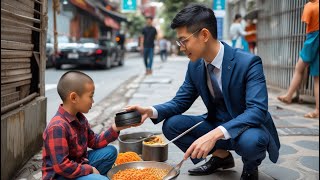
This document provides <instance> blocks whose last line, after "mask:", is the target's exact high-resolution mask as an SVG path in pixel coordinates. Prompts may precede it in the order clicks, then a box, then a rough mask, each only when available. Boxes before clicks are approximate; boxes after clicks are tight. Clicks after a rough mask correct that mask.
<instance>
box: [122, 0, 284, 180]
mask: <svg viewBox="0 0 320 180" xmlns="http://www.w3.org/2000/svg"><path fill="white" fill-rule="evenodd" d="M171 28H172V29H175V30H176V32H177V37H178V40H177V41H176V42H177V45H178V46H179V47H180V50H181V51H182V52H184V53H185V54H186V55H187V56H188V58H189V59H190V62H189V64H188V69H187V72H186V76H185V80H184V82H183V84H182V85H181V86H180V88H179V90H178V91H177V93H176V95H175V97H173V99H171V100H169V101H168V102H165V103H162V104H158V105H154V106H151V107H143V106H137V105H129V106H128V107H127V108H126V109H127V110H134V109H136V110H138V111H139V112H140V113H141V114H142V123H143V122H144V121H145V120H146V119H147V118H151V120H152V122H153V123H155V124H157V123H160V122H161V121H163V120H164V122H163V126H162V130H163V133H164V135H165V136H166V138H167V139H169V140H171V139H173V138H175V137H177V136H178V135H179V134H181V133H182V132H184V131H185V130H186V129H188V128H190V127H192V126H193V125H195V124H197V123H199V122H202V124H200V125H199V126H198V127H196V128H195V129H194V130H192V131H190V132H189V133H188V134H186V135H184V136H182V137H181V138H179V139H177V140H176V141H174V142H173V143H174V144H175V145H176V146H178V147H179V148H180V149H181V150H182V151H184V152H185V155H184V159H187V158H188V157H190V158H191V161H192V162H193V163H194V164H197V163H199V162H200V161H202V160H203V159H204V158H206V157H207V156H208V155H212V156H211V158H210V160H209V161H207V162H206V163H204V164H203V165H201V166H199V167H196V168H193V169H190V170H189V171H188V172H189V174H191V175H207V174H212V173H214V172H215V171H216V170H217V169H219V168H223V169H228V168H232V167H234V166H235V163H234V158H233V156H232V154H231V153H230V152H229V151H230V150H234V151H235V152H236V153H237V154H238V155H239V156H241V159H242V162H243V164H244V165H243V170H242V174H241V179H242V180H252V179H253V180H257V179H258V166H259V165H260V164H261V162H262V160H263V159H264V158H265V157H266V152H268V153H269V159H270V160H271V161H272V162H274V163H276V162H277V160H278V157H279V148H280V142H279V137H278V134H277V130H276V128H275V125H274V123H273V120H272V117H271V115H270V113H269V112H268V92H267V86H266V80H265V76H264V73H263V66H262V60H261V58H260V57H258V56H255V55H253V54H251V53H248V52H245V51H243V50H241V49H234V48H232V47H230V46H228V45H227V44H226V43H224V42H220V41H219V40H217V21H216V17H215V15H214V12H213V11H212V9H211V8H208V7H206V6H204V5H201V4H191V5H188V6H187V7H185V8H184V9H182V10H181V11H180V12H179V13H178V14H177V15H176V16H175V17H174V19H173V20H172V23H171ZM199 96H201V99H202V101H203V103H204V105H205V107H206V109H207V111H206V112H203V114H201V115H197V116H194V115H193V116H191V115H185V114H183V113H184V112H186V111H187V110H188V109H189V108H190V107H191V106H192V104H193V103H194V101H195V100H196V99H197V98H198V97H199Z"/></svg>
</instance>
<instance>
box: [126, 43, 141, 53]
mask: <svg viewBox="0 0 320 180" xmlns="http://www.w3.org/2000/svg"><path fill="white" fill-rule="evenodd" d="M125 47H126V50H127V51H129V52H139V43H138V41H132V42H128V43H126V45H125Z"/></svg>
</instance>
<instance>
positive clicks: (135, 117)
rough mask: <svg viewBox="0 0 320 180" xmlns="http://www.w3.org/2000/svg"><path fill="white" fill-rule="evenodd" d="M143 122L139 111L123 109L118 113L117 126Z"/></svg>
mask: <svg viewBox="0 0 320 180" xmlns="http://www.w3.org/2000/svg"><path fill="white" fill-rule="evenodd" d="M140 122H141V114H140V113H139V112H138V111H122V112H119V113H117V114H116V117H115V123H116V126H117V127H123V126H130V125H136V124H139V123H140Z"/></svg>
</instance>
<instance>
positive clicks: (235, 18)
mask: <svg viewBox="0 0 320 180" xmlns="http://www.w3.org/2000/svg"><path fill="white" fill-rule="evenodd" d="M239 18H242V16H241V15H240V14H236V15H235V16H234V20H237V19H239Z"/></svg>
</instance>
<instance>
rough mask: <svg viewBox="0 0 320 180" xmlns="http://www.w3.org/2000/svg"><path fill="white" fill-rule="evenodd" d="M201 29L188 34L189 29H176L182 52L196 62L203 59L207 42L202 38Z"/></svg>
mask: <svg viewBox="0 0 320 180" xmlns="http://www.w3.org/2000/svg"><path fill="white" fill-rule="evenodd" d="M201 31H202V30H201V29H197V30H196V31H195V32H188V31H187V27H185V26H184V27H179V28H176V32H177V38H178V39H177V41H179V42H180V44H181V45H180V47H179V48H180V51H182V52H183V53H184V54H185V55H186V56H188V58H189V59H190V60H191V61H192V62H194V61H196V60H198V59H199V58H202V55H203V53H204V52H203V51H204V49H205V47H204V45H205V42H204V41H203V38H202V37H201Z"/></svg>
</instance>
